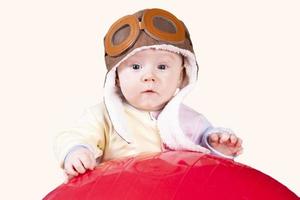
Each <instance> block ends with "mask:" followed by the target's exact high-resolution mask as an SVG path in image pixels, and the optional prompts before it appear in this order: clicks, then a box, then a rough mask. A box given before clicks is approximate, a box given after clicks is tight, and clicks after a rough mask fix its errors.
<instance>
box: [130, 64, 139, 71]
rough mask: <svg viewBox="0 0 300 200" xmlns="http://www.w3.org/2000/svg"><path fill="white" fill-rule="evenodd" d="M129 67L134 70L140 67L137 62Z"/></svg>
mask: <svg viewBox="0 0 300 200" xmlns="http://www.w3.org/2000/svg"><path fill="white" fill-rule="evenodd" d="M131 67H132V69H134V70H138V69H140V68H141V66H140V65H139V64H132V65H131Z"/></svg>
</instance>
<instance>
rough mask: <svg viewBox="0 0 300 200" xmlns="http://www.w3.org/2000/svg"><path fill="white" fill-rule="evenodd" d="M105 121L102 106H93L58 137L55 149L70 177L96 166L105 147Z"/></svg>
mask: <svg viewBox="0 0 300 200" xmlns="http://www.w3.org/2000/svg"><path fill="white" fill-rule="evenodd" d="M103 121H104V120H102V115H101V113H100V108H99V107H96V106H95V107H92V108H90V109H88V110H87V111H86V112H85V113H84V115H83V116H82V117H81V118H80V120H79V121H78V123H77V125H76V126H75V127H74V128H71V129H68V130H65V131H62V132H61V133H60V134H59V135H58V136H57V137H56V139H55V141H54V151H55V153H56V156H57V158H58V160H59V163H60V166H61V167H62V168H63V169H64V171H65V173H66V175H67V178H68V179H70V178H72V177H74V176H77V175H78V174H81V173H85V171H86V170H87V169H93V168H94V167H95V165H96V158H98V157H100V156H101V155H102V153H103V151H102V150H103V149H104V141H105V138H104V124H103ZM68 179H67V180H68Z"/></svg>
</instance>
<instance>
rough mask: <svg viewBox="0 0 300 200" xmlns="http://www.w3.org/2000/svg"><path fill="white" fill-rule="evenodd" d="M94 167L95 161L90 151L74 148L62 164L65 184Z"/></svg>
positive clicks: (83, 148)
mask: <svg viewBox="0 0 300 200" xmlns="http://www.w3.org/2000/svg"><path fill="white" fill-rule="evenodd" d="M95 166H96V160H95V158H94V156H93V154H92V152H91V151H90V150H88V149H87V148H85V147H78V148H76V149H75V150H73V151H71V152H70V153H69V155H68V156H67V158H66V160H65V163H64V171H65V175H66V180H65V183H67V182H68V181H69V180H70V179H72V178H73V177H74V176H77V175H78V174H83V173H85V172H86V170H88V169H90V170H93V169H94V168H95Z"/></svg>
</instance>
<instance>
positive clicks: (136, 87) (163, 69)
mask: <svg viewBox="0 0 300 200" xmlns="http://www.w3.org/2000/svg"><path fill="white" fill-rule="evenodd" d="M182 63H183V62H182V57H181V56H180V55H178V54H176V53H172V52H168V51H164V50H154V49H147V50H143V51H140V52H138V53H136V54H134V55H133V56H131V57H129V58H128V59H126V60H125V61H124V62H123V63H121V65H120V66H119V67H118V76H119V80H118V85H119V86H120V88H121V92H122V94H123V95H124V97H125V99H126V100H127V102H128V103H129V104H131V105H132V106H134V107H136V108H138V109H141V110H145V111H156V110H161V109H162V108H163V107H164V106H165V105H166V104H167V103H168V101H169V100H170V99H171V98H172V97H173V95H174V93H175V91H176V89H177V88H178V87H179V86H180V84H181V82H182V76H183V66H182Z"/></svg>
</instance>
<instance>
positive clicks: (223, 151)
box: [179, 104, 242, 159]
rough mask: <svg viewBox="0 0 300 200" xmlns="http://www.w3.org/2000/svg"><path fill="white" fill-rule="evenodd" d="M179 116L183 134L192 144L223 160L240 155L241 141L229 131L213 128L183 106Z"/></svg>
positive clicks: (198, 114)
mask: <svg viewBox="0 0 300 200" xmlns="http://www.w3.org/2000/svg"><path fill="white" fill-rule="evenodd" d="M179 114H180V115H179V117H180V118H179V119H180V123H181V124H180V126H181V128H182V130H183V132H184V133H185V134H186V136H187V137H188V138H190V139H191V140H192V141H193V142H194V143H196V144H199V145H201V146H203V147H205V148H207V149H209V150H210V151H211V152H212V153H213V154H215V155H218V156H221V157H225V158H231V159H232V158H234V157H235V156H237V155H239V154H241V153H242V140H241V139H240V138H238V137H236V136H235V134H234V133H233V131H231V130H230V129H225V128H218V127H214V126H213V125H212V124H211V123H210V122H209V121H208V120H207V119H206V118H205V117H204V116H203V115H202V114H200V113H198V112H197V111H195V110H193V109H192V108H190V107H188V106H186V105H184V104H181V107H180V113H179Z"/></svg>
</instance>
